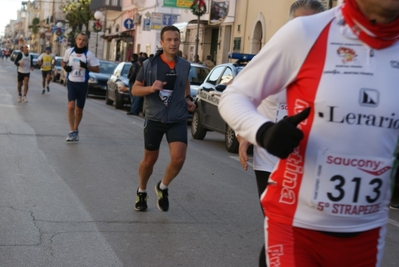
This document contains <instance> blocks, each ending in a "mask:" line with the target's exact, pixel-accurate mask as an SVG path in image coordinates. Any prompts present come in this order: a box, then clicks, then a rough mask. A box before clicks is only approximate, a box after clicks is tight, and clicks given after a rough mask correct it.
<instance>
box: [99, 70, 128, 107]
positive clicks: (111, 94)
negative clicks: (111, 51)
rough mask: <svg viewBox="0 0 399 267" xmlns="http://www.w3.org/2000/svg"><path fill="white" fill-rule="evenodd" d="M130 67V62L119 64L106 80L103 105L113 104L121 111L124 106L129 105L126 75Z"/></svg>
mask: <svg viewBox="0 0 399 267" xmlns="http://www.w3.org/2000/svg"><path fill="white" fill-rule="evenodd" d="M131 65H132V63H131V62H121V63H119V64H118V65H117V66H116V68H115V70H114V72H113V73H112V75H111V77H110V78H109V79H108V82H107V88H106V90H105V103H106V104H107V105H112V104H113V103H114V102H115V108H116V109H122V108H123V106H124V105H125V104H128V105H130V103H131V100H130V89H129V79H128V78H127V73H128V72H129V69H130V66H131Z"/></svg>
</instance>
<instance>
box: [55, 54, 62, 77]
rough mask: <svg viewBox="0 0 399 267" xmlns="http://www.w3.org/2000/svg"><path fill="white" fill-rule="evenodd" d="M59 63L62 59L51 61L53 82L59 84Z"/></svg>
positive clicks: (57, 58) (56, 58) (60, 67)
mask: <svg viewBox="0 0 399 267" xmlns="http://www.w3.org/2000/svg"><path fill="white" fill-rule="evenodd" d="M61 61H62V57H55V58H54V60H53V82H59V81H60V76H61V69H62V66H61Z"/></svg>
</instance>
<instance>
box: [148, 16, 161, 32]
mask: <svg viewBox="0 0 399 267" xmlns="http://www.w3.org/2000/svg"><path fill="white" fill-rule="evenodd" d="M151 29H152V30H160V29H162V14H161V13H155V12H152V14H151Z"/></svg>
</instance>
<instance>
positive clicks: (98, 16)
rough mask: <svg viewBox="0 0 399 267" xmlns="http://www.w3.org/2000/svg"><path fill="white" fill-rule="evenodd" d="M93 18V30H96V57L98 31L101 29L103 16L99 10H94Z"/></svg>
mask: <svg viewBox="0 0 399 267" xmlns="http://www.w3.org/2000/svg"><path fill="white" fill-rule="evenodd" d="M94 18H95V19H96V21H95V22H94V25H93V31H95V32H96V57H97V48H98V35H99V32H100V31H101V30H102V24H101V20H102V19H103V18H104V15H103V13H102V12H101V11H96V12H95V13H94Z"/></svg>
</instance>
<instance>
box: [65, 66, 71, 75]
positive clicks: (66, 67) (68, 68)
mask: <svg viewBox="0 0 399 267" xmlns="http://www.w3.org/2000/svg"><path fill="white" fill-rule="evenodd" d="M64 70H65V71H66V72H68V73H69V72H71V71H72V66H69V65H65V66H64Z"/></svg>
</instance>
